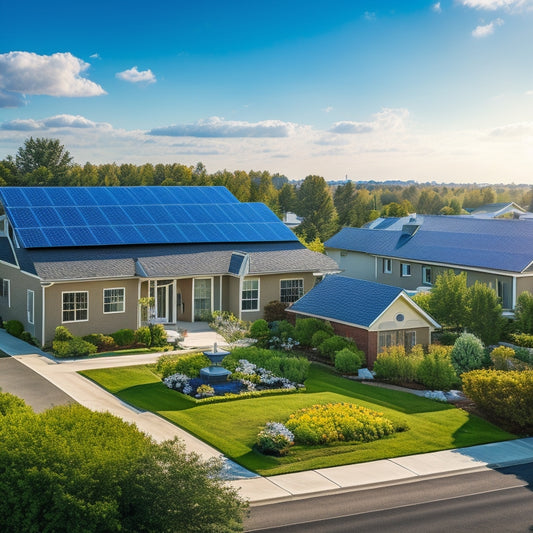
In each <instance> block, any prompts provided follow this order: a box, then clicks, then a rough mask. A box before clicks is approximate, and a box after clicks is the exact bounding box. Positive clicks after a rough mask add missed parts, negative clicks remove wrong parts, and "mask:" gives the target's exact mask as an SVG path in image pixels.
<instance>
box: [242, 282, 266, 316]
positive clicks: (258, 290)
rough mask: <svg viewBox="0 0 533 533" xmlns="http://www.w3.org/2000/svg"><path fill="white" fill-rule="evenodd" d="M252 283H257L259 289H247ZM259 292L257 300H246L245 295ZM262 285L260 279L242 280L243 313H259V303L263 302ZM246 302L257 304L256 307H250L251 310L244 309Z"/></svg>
mask: <svg viewBox="0 0 533 533" xmlns="http://www.w3.org/2000/svg"><path fill="white" fill-rule="evenodd" d="M250 283H257V289H255V288H245V286H247V285H248V284H250ZM255 290H257V297H256V298H252V297H250V298H245V297H244V293H245V292H253V291H255ZM260 291H261V283H260V280H259V278H250V279H243V280H242V286H241V311H242V312H243V313H247V312H250V311H251V312H254V311H259V302H260V300H261V292H260ZM244 302H255V307H250V308H249V309H245V308H244Z"/></svg>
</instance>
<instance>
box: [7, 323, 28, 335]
mask: <svg viewBox="0 0 533 533" xmlns="http://www.w3.org/2000/svg"><path fill="white" fill-rule="evenodd" d="M6 331H7V332H8V333H9V334H10V335H13V337H20V336H21V335H22V332H23V331H24V325H23V324H22V322H20V321H19V320H8V321H7V322H6Z"/></svg>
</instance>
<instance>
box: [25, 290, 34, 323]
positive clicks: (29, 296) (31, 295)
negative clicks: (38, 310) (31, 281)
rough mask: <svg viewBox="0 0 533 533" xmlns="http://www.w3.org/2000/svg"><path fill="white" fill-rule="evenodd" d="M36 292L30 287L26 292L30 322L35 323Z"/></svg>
mask: <svg viewBox="0 0 533 533" xmlns="http://www.w3.org/2000/svg"><path fill="white" fill-rule="evenodd" d="M34 304H35V293H34V292H33V291H31V290H30V289H28V291H27V292H26V311H27V313H28V324H33V322H34V312H35V306H34Z"/></svg>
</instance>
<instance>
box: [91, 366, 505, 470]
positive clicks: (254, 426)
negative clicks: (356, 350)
mask: <svg viewBox="0 0 533 533" xmlns="http://www.w3.org/2000/svg"><path fill="white" fill-rule="evenodd" d="M81 374H83V375H84V376H86V377H88V378H90V379H92V380H93V381H95V382H96V383H98V384H100V385H101V386H102V387H104V388H105V389H107V390H109V391H110V392H111V393H113V394H115V395H116V396H118V397H119V398H120V399H122V400H124V401H125V402H127V403H129V404H131V405H134V406H135V407H138V408H140V409H145V410H148V411H153V412H155V413H157V414H159V415H160V416H162V417H164V418H166V419H168V420H170V421H172V422H174V423H175V424H177V425H179V426H180V427H182V428H184V429H186V430H187V431H189V432H190V433H192V434H193V435H196V436H197V437H199V438H200V439H202V440H203V441H205V442H207V443H209V444H211V445H212V446H214V447H215V448H218V449H219V450H220V451H221V452H222V453H224V455H226V456H227V457H229V458H231V459H233V460H234V461H236V462H237V463H239V464H241V465H243V466H244V467H246V468H248V469H250V470H253V471H255V472H258V473H259V474H261V475H274V474H283V473H288V472H298V471H301V470H310V469H313V468H323V467H329V466H338V465H344V464H351V463H361V462H366V461H373V460H377V459H385V458H389V457H398V456H402V455H411V454H415V453H423V452H430V451H436V450H446V449H450V448H460V447H464V446H472V445H475V444H483V443H487V442H495V441H500V440H507V439H512V438H515V436H514V435H512V434H510V433H507V432H505V431H503V430H501V429H499V428H497V427H496V426H494V425H492V424H489V423H488V422H486V421H484V420H482V419H480V418H478V417H476V416H473V415H469V414H468V413H466V412H464V411H462V410H459V409H456V408H455V407H452V406H450V405H447V404H443V403H440V402H436V401H433V400H427V399H425V398H420V397H418V396H414V395H412V394H409V393H405V392H398V391H393V390H389V389H384V388H380V387H372V386H369V385H364V384H360V383H357V382H355V381H352V380H348V379H344V378H341V377H338V376H336V375H334V374H333V373H332V372H331V371H330V370H328V369H327V368H324V367H322V366H318V365H316V364H313V365H312V366H311V371H310V375H309V379H308V380H307V381H306V392H304V393H301V394H288V395H281V396H265V397H262V398H251V399H246V400H244V399H243V400H235V401H231V402H224V403H213V404H204V405H202V404H198V405H197V404H196V403H195V402H194V401H193V400H190V399H188V398H187V397H185V396H183V395H182V394H179V393H177V392H175V391H172V390H170V389H168V388H167V387H166V386H165V385H163V383H162V382H161V381H160V379H159V377H158V376H157V375H156V374H155V373H153V372H152V368H151V367H150V366H149V365H148V366H144V365H142V366H134V367H133V366H132V367H126V368H110V369H102V370H89V371H85V372H81ZM328 402H351V403H356V404H358V405H362V406H364V407H368V408H370V409H374V410H378V411H380V412H382V413H384V415H385V416H386V417H387V418H389V419H391V420H393V421H398V422H402V423H405V424H407V425H408V427H409V430H408V431H406V432H403V433H397V434H395V435H393V436H390V437H387V438H385V439H382V440H378V441H375V442H370V443H365V444H346V443H339V444H336V445H329V446H317V447H315V446H294V447H293V448H291V452H290V453H289V455H288V456H286V457H281V458H277V457H267V456H263V455H262V454H260V453H258V452H256V451H255V450H254V449H253V445H254V442H255V437H256V435H257V433H258V431H259V430H260V429H261V427H262V426H264V424H265V423H266V422H268V421H270V420H273V421H279V422H284V421H285V420H287V418H288V417H289V415H290V414H291V413H293V412H294V411H296V410H297V409H300V408H302V407H306V406H310V405H313V404H316V403H328Z"/></svg>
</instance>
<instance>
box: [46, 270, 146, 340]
mask: <svg viewBox="0 0 533 533" xmlns="http://www.w3.org/2000/svg"><path fill="white" fill-rule="evenodd" d="M122 287H124V289H125V293H124V294H125V306H124V307H125V310H124V312H123V313H105V314H104V289H114V288H122ZM79 291H87V292H88V293H89V314H88V321H85V322H65V323H63V322H62V306H63V297H62V293H63V292H79ZM137 301H138V280H137V279H122V280H116V279H115V280H108V281H84V282H75V283H56V284H54V285H52V286H51V287H47V288H46V289H45V306H46V323H45V342H48V341H50V340H52V339H53V337H54V332H55V328H56V327H57V326H60V325H63V326H65V327H67V328H68V329H69V331H70V332H71V333H72V334H73V335H78V336H83V335H88V334H90V333H104V334H108V333H114V332H115V331H117V330H119V329H122V328H131V329H136V328H137V317H138V304H137Z"/></svg>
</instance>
